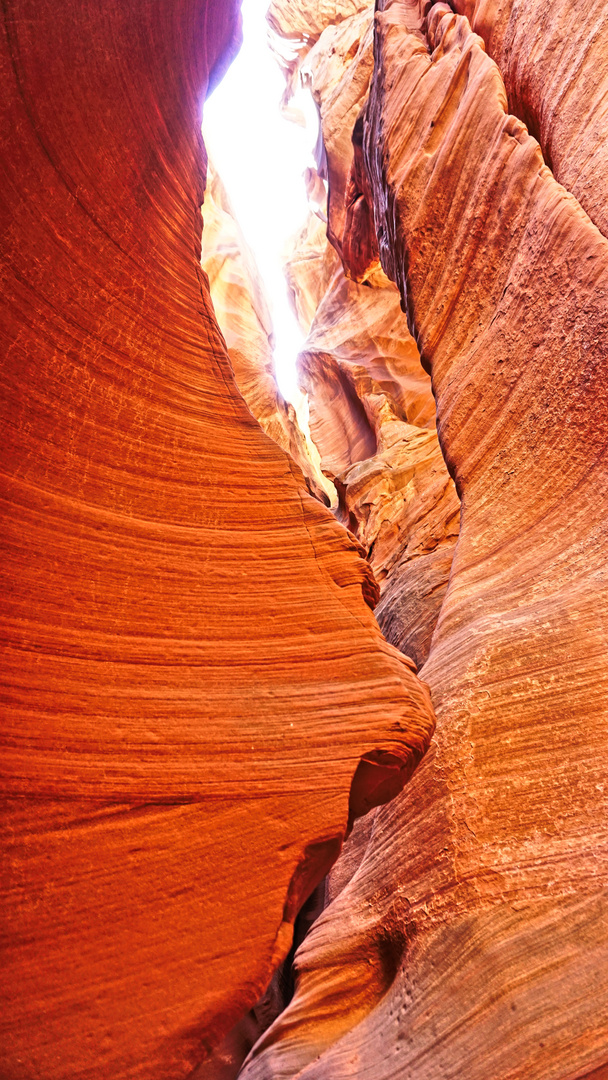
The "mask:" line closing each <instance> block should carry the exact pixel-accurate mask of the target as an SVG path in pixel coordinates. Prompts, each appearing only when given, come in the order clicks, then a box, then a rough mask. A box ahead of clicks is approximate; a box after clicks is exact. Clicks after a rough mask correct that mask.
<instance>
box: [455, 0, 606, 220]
mask: <svg viewBox="0 0 608 1080" xmlns="http://www.w3.org/2000/svg"><path fill="white" fill-rule="evenodd" d="M452 7H453V8H454V9H455V10H456V11H457V12H459V13H460V14H461V15H466V16H468V18H469V19H470V22H471V26H472V29H473V30H474V31H475V33H477V34H480V35H481V37H482V38H483V40H484V42H485V45H486V49H487V51H488V53H489V54H490V56H491V57H492V59H493V60H495V61H496V63H497V64H498V67H499V68H500V71H501V74H502V77H503V79H504V82H505V87H506V90H507V96H508V101H509V109H510V111H511V112H512V113H514V114H515V115H516V116H518V117H519V118H520V119H521V120H523V121H524V123H525V124H527V126H528V128H529V129H530V131H531V132H532V134H533V135H535V136H536V138H537V139H538V140H539V142H540V145H541V147H542V150H543V154H544V156H545V160H546V161H547V163H548V164H549V165H550V166H551V169H552V171H553V174H554V176H555V178H556V180H559V182H560V184H563V185H564V187H565V188H567V189H568V191H571V192H572V194H573V195H575V196H576V198H577V199H578V201H579V202H580V204H581V206H582V207H583V209H584V210H586V212H587V213H588V214H589V217H590V218H591V220H592V221H593V222H594V224H595V225H597V227H598V229H599V230H600V232H602V233H603V234H604V236H608V180H607V178H608V139H607V137H606V129H607V121H606V117H607V115H608V18H607V17H606V5H605V3H603V0H577V2H576V3H571V2H570V0H557V2H555V0H554V2H553V3H551V4H546V3H544V2H543V0H528V2H527V3H526V4H525V5H524V4H518V3H517V2H516V0H453V4H452Z"/></svg>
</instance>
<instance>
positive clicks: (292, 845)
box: [0, 0, 432, 1080]
mask: <svg viewBox="0 0 608 1080" xmlns="http://www.w3.org/2000/svg"><path fill="white" fill-rule="evenodd" d="M4 15H5V17H4V21H3V24H2V45H1V48H2V66H1V70H0V76H1V85H2V102H3V108H4V116H5V126H4V130H3V134H4V138H5V147H4V153H3V157H2V165H1V169H2V183H1V185H0V200H1V205H2V221H3V226H4V230H5V231H4V245H3V300H4V305H3V320H2V342H3V355H4V361H3V367H2V379H3V388H2V414H3V440H2V455H1V456H2V476H3V479H2V498H3V504H4V524H3V536H4V554H3V559H2V567H1V572H2V575H3V589H4V596H5V598H6V603H5V605H4V609H3V615H2V644H3V665H2V671H3V695H4V714H3V728H2V754H1V759H2V772H3V791H4V794H3V800H2V831H3V840H4V845H5V852H4V856H5V870H4V873H3V876H2V884H1V896H2V919H3V926H4V933H5V939H4V942H5V948H4V955H3V962H2V972H3V974H2V980H1V988H0V1001H1V1008H0V1028H1V1029H2V1036H1V1044H2V1055H3V1056H2V1065H1V1067H0V1072H1V1074H2V1076H3V1077H4V1078H6V1080H8V1078H10V1080H32V1078H33V1077H34V1076H40V1077H44V1078H45V1080H58V1078H66V1080H67V1078H71V1080H75V1078H79V1080H84V1078H85V1077H86V1078H87V1080H95V1078H99V1080H108V1077H116V1078H117V1080H127V1078H135V1077H140V1078H141V1080H178V1078H182V1077H186V1076H187V1075H189V1073H191V1071H192V1070H193V1069H194V1068H195V1066H197V1065H198V1063H199V1062H200V1061H201V1060H202V1059H203V1058H204V1056H205V1054H206V1053H207V1052H208V1050H209V1047H210V1045H211V1044H212V1043H213V1042H214V1041H216V1040H218V1039H219V1038H220V1037H221V1035H222V1033H223V1032H224V1031H225V1030H226V1029H227V1028H228V1027H229V1026H230V1025H231V1024H232V1023H233V1021H234V1020H235V1019H236V1018H237V1016H239V1015H241V1014H242V1013H243V1012H244V1010H245V1009H246V1008H247V1007H248V1006H249V1005H250V1004H251V1003H252V1002H253V1001H255V999H256V997H257V996H258V995H259V993H260V992H261V990H262V989H263V988H264V986H265V985H266V984H267V982H268V979H269V976H270V973H271V971H272V968H273V966H274V965H276V963H277V962H278V960H279V959H280V958H281V957H282V956H283V955H284V953H285V952H286V950H287V949H288V947H289V942H290V937H291V923H292V921H293V918H294V915H295V912H296V910H297V908H298V906H299V904H300V903H301V901H302V899H303V898H304V897H305V895H306V894H307V892H309V891H310V889H311V888H312V886H313V884H314V883H315V881H316V880H318V879H319V877H320V876H322V874H323V873H324V872H325V870H326V868H327V866H328V864H329V863H330V862H331V860H332V859H333V858H335V856H336V854H337V852H338V850H339V848H340V844H341V841H342V838H343V836H344V833H345V829H346V827H347V821H348V818H349V798H350V814H351V816H352V815H354V814H357V813H362V812H363V811H364V810H365V809H366V808H367V807H368V806H369V805H370V804H373V803H375V802H378V801H379V800H380V801H381V800H382V799H384V798H387V797H389V796H390V795H391V794H394V793H395V791H396V790H397V789H398V788H399V786H400V784H401V783H402V782H403V780H404V779H405V777H406V776H407V775H408V774H409V772H410V771H411V769H412V767H413V766H414V764H415V763H416V762H417V761H418V760H419V759H420V757H421V755H422V753H423V752H424V749H425V747H426V744H427V742H428V739H429V736H430V732H431V728H432V714H431V710H430V706H429V701H428V696H427V693H426V691H425V689H424V687H423V686H422V685H421V684H420V683H419V682H418V681H417V680H416V679H415V677H414V676H413V675H412V674H411V672H410V670H409V669H408V668H407V665H406V664H405V663H404V662H403V660H402V658H401V657H400V656H399V654H398V653H397V652H396V650H394V649H392V648H391V647H390V646H389V645H387V644H386V643H385V642H384V640H383V639H382V637H381V635H380V634H379V631H378V629H377V626H376V624H375V622H374V619H373V616H372V614H371V611H370V609H369V606H368V605H367V604H366V603H365V598H367V599H371V597H372V595H373V594H374V592H375V585H374V583H373V580H372V579H371V576H370V573H369V569H368V567H367V564H366V563H365V562H364V561H363V560H362V559H361V558H360V554H359V552H358V550H357V549H356V546H355V543H354V541H352V540H351V539H349V538H348V536H347V534H346V533H345V532H344V530H343V529H342V528H341V527H340V526H338V525H337V524H336V522H335V521H334V520H333V519H332V518H331V515H330V514H329V513H328V512H327V511H326V510H325V509H324V508H323V507H321V506H320V505H319V504H318V503H317V502H316V501H315V500H313V499H312V498H311V497H310V496H309V495H308V494H307V492H306V490H305V488H304V486H303V481H302V478H301V475H300V473H299V471H298V470H297V469H296V468H295V466H293V465H292V464H291V463H290V460H289V459H288V458H287V456H286V455H285V454H284V453H283V452H282V451H280V450H279V449H278V448H277V447H276V446H275V445H274V444H273V443H272V442H271V441H270V439H268V438H267V437H266V435H264V433H263V432H262V431H261V429H260V427H259V426H258V424H257V423H256V422H255V421H254V420H253V418H252V416H251V414H250V412H249V410H248V409H247V408H246V406H245V404H244V402H243V399H242V398H241V396H240V394H239V393H238V391H237V389H236V386H235V383H234V379H233V375H232V371H231V368H230V363H229V359H228V356H227V352H226V347H225V343H224V340H223V338H222V336H221V334H220V333H219V330H218V327H217V323H216V320H215V317H214V315H213V311H212V307H211V302H210V298H209V291H208V285H207V281H206V279H205V277H204V275H203V274H202V271H201V269H200V230H201V217H200V210H199V207H200V203H201V201H202V194H203V148H202V143H201V137H200V102H201V100H202V98H203V96H204V93H205V90H206V88H207V85H208V82H209V80H210V79H215V78H216V77H217V75H218V72H219V70H220V69H221V67H222V66H223V65H224V64H225V63H226V62H227V58H228V57H229V55H230V51H231V49H232V47H233V45H234V39H235V35H236V28H237V13H236V5H235V4H232V3H230V4H226V3H219V2H214V0H209V2H207V3H205V2H203V0H199V2H196V3H191V2H189V0H188V2H186V0H158V2H156V3H154V4H152V5H150V4H141V3H128V4H124V3H118V2H116V3H114V2H111V3H109V4H103V5H100V4H98V3H96V2H93V0H90V2H89V0H82V2H79V3H76V2H71V0H69V2H66V3H63V4H60V5H57V4H54V3H49V2H47V0H38V2H37V3H36V4H33V3H30V2H29V0H9V2H8V3H7V4H6V5H5V12H4ZM369 752H371V755H370V753H369ZM365 755H367V757H366V760H365V761H364V762H363V763H362V764H360V765H358V763H359V762H360V759H361V758H362V757H363V756H365ZM355 773H356V776H355V780H354V783H353V784H352V790H351V782H352V781H353V775H354V774H355Z"/></svg>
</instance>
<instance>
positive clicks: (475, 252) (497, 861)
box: [243, 0, 608, 1080]
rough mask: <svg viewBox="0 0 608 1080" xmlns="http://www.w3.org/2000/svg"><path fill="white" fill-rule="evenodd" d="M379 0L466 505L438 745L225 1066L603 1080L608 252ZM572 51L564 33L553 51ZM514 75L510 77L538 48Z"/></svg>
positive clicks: (290, 1072)
mask: <svg viewBox="0 0 608 1080" xmlns="http://www.w3.org/2000/svg"><path fill="white" fill-rule="evenodd" d="M458 6H459V7H460V6H464V4H463V5H460V4H458ZM471 6H472V5H471ZM591 6H592V5H584V4H581V5H572V6H571V8H572V9H574V7H576V8H580V9H581V12H582V11H587V10H589V9H590V8H591ZM378 7H379V8H380V10H379V11H378V12H377V13H376V16H375V45H374V48H375V64H374V75H373V79H372V88H371V94H370V99H369V104H368V106H367V110H366V119H365V124H364V133H363V134H364V138H363V147H364V155H365V161H366V165H367V170H368V179H369V183H370V190H371V193H372V202H373V205H372V207H370V208H369V209H370V210H372V211H373V215H374V221H375V227H376V233H377V239H378V246H379V251H380V255H381V258H382V264H383V267H384V269H385V271H386V272H387V273H388V274H390V276H392V277H393V278H394V279H395V280H396V281H397V283H398V284H399V288H400V291H401V295H402V300H403V302H404V305H406V306H407V310H408V317H409V323H410V329H411V331H412V333H413V335H414V337H415V339H416V342H417V344H418V346H419V349H420V354H421V356H422V359H423V362H424V364H425V366H426V368H427V370H428V371H429V372H430V374H431V378H432V383H433V391H434V394H435V397H436V401H437V423H438V432H439V437H440V440H441V444H442V448H443V450H444V454H445V457H446V461H447V463H448V466H449V468H450V471H451V474H452V476H453V477H454V479H455V482H456V486H457V489H458V492H459V494H460V496H461V499H462V522H461V532H460V536H459V540H458V544H457V547H456V551H455V556H454V563H453V567H452V573H451V577H450V582H449V585H448V590H447V594H446V597H445V600H444V602H443V605H442V610H441V613H440V616H439V621H438V625H437V629H436V632H435V635H434V638H433V642H432V646H431V651H430V656H429V659H428V662H427V663H426V664H425V666H424V668H423V669H422V675H423V677H424V678H425V679H427V680H428V682H429V685H430V687H431V692H432V695H433V700H434V703H435V707H436V710H437V720H438V723H437V733H436V741H435V745H434V746H433V748H432V750H431V752H430V753H429V755H428V756H427V758H426V760H425V762H424V764H423V766H422V768H421V769H420V770H419V772H418V773H417V775H416V777H415V778H414V781H413V783H412V784H411V785H410V787H409V788H408V789H407V790H406V791H404V792H403V794H402V795H401V796H399V798H397V799H396V800H395V801H394V802H393V803H392V804H391V805H390V806H388V807H385V808H382V809H380V810H379V811H378V812H377V813H376V816H375V820H374V822H373V825H372V828H371V830H370V831H369V832H368V833H367V834H361V833H360V834H359V836H360V839H362V841H363V846H364V847H365V853H364V857H363V859H362V861H360V863H359V865H358V866H357V860H356V859H355V860H354V864H353V865H351V866H349V868H348V871H347V872H345V873H343V874H342V878H341V881H340V882H338V881H336V882H335V887H334V889H333V890H332V895H333V897H334V899H333V902H332V903H331V904H330V906H329V907H328V908H326V910H325V911H324V912H323V914H322V916H321V917H320V919H319V920H318V921H317V923H316V924H315V926H314V927H313V929H312V931H311V933H310V935H309V936H308V938H307V939H306V940H305V942H304V944H303V946H302V947H301V949H300V951H299V953H298V955H297V957H296V969H297V972H298V986H297V992H296V995H295V997H294V999H293V1001H292V1003H291V1004H290V1006H289V1007H288V1009H287V1010H286V1011H285V1012H284V1013H283V1015H282V1016H281V1017H279V1019H278V1020H277V1021H276V1023H275V1024H274V1025H273V1026H272V1027H271V1028H270V1029H269V1030H268V1032H267V1033H266V1034H265V1036H264V1037H263V1038H262V1040H260V1042H259V1043H258V1046H257V1047H256V1048H255V1050H254V1052H253V1054H252V1057H251V1059H250V1061H249V1064H248V1065H247V1067H246V1069H245V1071H244V1073H243V1076H244V1077H246V1080H267V1078H268V1077H273V1080H278V1078H281V1080H287V1078H288V1077H294V1076H296V1075H297V1076H298V1077H299V1078H300V1080H326V1078H331V1080H341V1078H346V1077H353V1076H366V1077H367V1076H373V1077H374V1078H376V1080H380V1078H382V1080H389V1078H390V1080H392V1078H397V1077H399V1078H400V1080H401V1078H408V1080H410V1078H411V1080H414V1078H415V1080H446V1078H448V1077H454V1078H456V1077H458V1078H459V1080H524V1078H525V1080H583V1078H588V1080H591V1077H593V1078H596V1077H597V1080H600V1078H603V1077H605V1076H606V1072H607V1069H608V1020H607V1018H608V858H607V855H608V829H607V822H608V814H607V810H608V805H607V801H606V800H607V797H608V788H607V786H606V782H605V776H606V771H607V768H608V667H607V655H608V622H607V611H606V602H605V589H606V579H607V573H608V534H607V532H606V507H607V505H608V462H607V459H606V450H607V447H608V383H607V380H606V365H607V360H608V357H607V355H606V352H607V344H606V336H605V327H606V323H607V318H608V247H607V242H606V240H605V238H604V236H603V235H602V233H601V232H600V231H598V228H597V227H596V224H595V223H594V219H593V214H592V210H591V207H589V214H588V213H587V209H586V206H587V204H585V202H584V201H583V196H582V194H581V202H579V201H578V200H577V198H576V197H575V196H574V194H573V193H572V192H571V191H569V190H566V189H565V187H563V186H561V184H560V183H558V182H557V181H556V179H555V177H554V175H553V174H552V172H551V171H550V169H549V168H548V167H547V164H546V163H545V161H544V160H543V156H542V153H541V149H540V147H539V144H538V143H537V142H536V140H535V139H534V138H533V137H532V135H530V134H529V132H528V131H527V129H526V128H525V127H524V124H523V123H522V121H521V120H520V119H518V118H517V117H515V116H514V115H512V114H510V113H509V107H508V98H507V92H506V89H505V84H504V82H503V79H502V76H501V73H500V71H499V68H498V67H497V66H496V64H495V63H494V61H493V60H492V59H491V57H490V56H489V55H488V54H487V53H486V51H485V50H484V47H483V42H482V41H481V39H480V38H479V37H478V36H477V35H476V34H474V33H472V32H471V29H470V26H469V23H468V22H467V20H466V18H464V17H463V16H461V15H456V14H455V13H454V12H453V11H451V10H450V8H449V7H448V5H446V4H436V5H432V4H429V3H424V4H423V3H420V4H418V3H417V2H416V0H386V2H384V3H380V4H379V5H378ZM475 7H476V11H477V10H479V9H481V8H484V9H485V10H486V12H488V13H489V15H488V17H489V18H493V17H494V16H495V13H496V12H497V11H503V10H505V9H507V8H508V9H509V10H510V11H511V19H512V23H511V24H510V25H512V27H515V26H516V25H517V24H518V23H519V22H520V20H521V25H522V28H523V29H522V40H523V38H525V35H526V33H527V32H528V30H529V28H530V26H531V18H532V14H533V13H534V12H536V13H538V12H539V11H540V5H535V4H534V3H530V4H525V5H524V4H520V5H515V4H512V5H508V4H502V5H501V4H477V5H476V6H475ZM599 8H600V5H595V11H596V12H597V11H599ZM543 10H544V12H545V15H546V18H547V19H549V17H551V18H553V17H555V18H556V19H557V18H559V17H560V12H562V14H563V13H564V10H565V8H563V7H561V6H560V5H549V6H545V7H544V9H543ZM564 17H565V16H564ZM569 25H571V24H569ZM526 28H528V30H526ZM513 33H515V30H513ZM530 33H531V31H530ZM486 36H487V35H486V31H485V30H484V37H486ZM566 36H567V35H566ZM554 39H555V35H554ZM488 40H489V41H490V42H491V40H493V39H491V38H488ZM542 42H543V39H542V38H541V37H540V36H538V35H537V36H536V37H535V38H532V37H530V39H529V40H528V49H529V50H530V53H531V56H532V58H533V59H534V61H536V60H537V59H538V70H539V71H541V70H543V63H544V64H549V65H550V63H553V60H552V59H551V58H549V57H547V56H545V57H543V55H542V53H543V48H542ZM579 44H580V42H579ZM576 47H577V45H576V43H574V42H573V41H571V40H569V39H568V40H567V41H565V42H564V48H563V57H564V62H565V58H568V57H572V56H573V55H574V53H575V52H576ZM490 49H491V51H492V50H493V49H494V46H493V45H492V44H490ZM524 53H525V50H524V51H523V52H520V54H519V55H520V58H521V57H523V56H524ZM561 55H562V54H560V58H561ZM521 62H522V72H523V73H524V74H522V72H520V76H521V77H520V82H519V85H520V86H521V85H523V82H525V78H524V75H525V65H527V64H530V65H532V59H522V61H521ZM583 67H584V65H583V66H581V67H580V68H577V67H576V66H575V67H574V68H570V77H571V80H572V87H571V89H570V87H569V86H568V87H566V86H565V85H564V86H563V87H562V91H563V95H564V97H566V96H567V97H568V98H569V99H570V100H574V99H575V98H578V100H579V102H584V101H585V100H586V98H587V95H588V94H591V96H592V95H593V94H594V93H595V89H594V86H595V84H594V83H592V82H591V83H590V82H589V80H588V78H587V76H586V75H585V74H584V72H583ZM585 71H586V69H585ZM579 75H580V79H579ZM535 78H536V76H535V75H534V70H531V71H530V72H529V82H530V83H531V82H534V81H535ZM522 80H523V82H522ZM508 85H509V84H508ZM512 92H513V93H514V91H513V90H510V91H509V93H510V94H511V93H512ZM549 92H550V87H549V88H548V89H547V93H549ZM568 107H569V104H568ZM581 107H582V106H581ZM565 108H566V106H565V105H564V109H565ZM583 112H584V109H583ZM600 114H601V110H600V113H597V111H596V113H595V115H596V119H597V121H598V123H599V121H600V119H601V123H602V128H601V130H602V133H603V134H602V139H603V144H604V145H606V134H607V132H606V121H605V118H604V114H601V115H600ZM562 122H564V123H565V120H564V114H563V113H562V117H561V120H560V121H559V123H562ZM556 123H558V121H557V120H556ZM581 130H582V129H581ZM570 137H571V139H572V140H573V142H575V141H576V135H575V128H574V126H573V127H572V129H571V131H570ZM581 138H582V135H581ZM552 157H553V154H552ZM560 178H561V179H562V181H563V182H566V173H564V172H562V173H561V176H560ZM573 187H574V185H573ZM581 203H582V205H581ZM353 870H354V871H355V872H354V876H352V877H350V880H349V876H350V874H351V873H352V872H353Z"/></svg>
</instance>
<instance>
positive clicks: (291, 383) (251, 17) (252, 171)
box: [203, 0, 318, 400]
mask: <svg viewBox="0 0 608 1080" xmlns="http://www.w3.org/2000/svg"><path fill="white" fill-rule="evenodd" d="M267 7H268V0H244V2H243V46H242V48H241V51H240V53H239V54H238V56H237V58H236V60H235V61H234V63H233V64H232V65H231V67H230V68H229V69H228V72H227V74H226V75H225V76H224V79H223V80H222V82H221V83H220V84H219V86H218V87H217V89H216V90H214V92H213V93H212V95H211V97H210V98H209V99H208V100H207V101H206V102H205V106H204V110H203V136H204V139H205V143H206V146H207V149H208V151H209V155H210V157H211V159H212V161H213V163H214V165H215V168H216V169H217V171H218V173H219V175H220V177H221V179H222V181H223V183H224V186H225V188H226V191H227V192H228V196H229V198H230V202H231V203H232V208H233V210H234V213H235V215H236V217H237V220H238V223H239V225H240V227H241V229H242V232H243V234H244V236H245V239H246V240H247V243H248V244H249V246H250V247H251V249H252V251H253V254H254V256H255V259H256V262H257V264H258V268H259V271H260V274H261V277H262V279H263V282H264V285H265V288H266V292H267V295H268V301H269V305H270V310H271V312H272V319H273V326H274V334H275V365H276V371H277V381H278V383H279V386H280V389H281V391H282V392H283V394H284V395H285V397H287V398H288V399H290V400H291V399H292V398H293V397H294V396H298V395H297V383H296V378H295V361H296V356H297V354H298V352H299V350H300V349H301V347H302V344H303V335H302V332H301V330H300V327H299V326H298V323H297V321H296V318H295V316H294V315H293V313H292V311H291V307H290V304H289V300H288V297H287V286H286V283H285V278H284V276H283V271H282V268H281V253H282V251H283V249H284V248H285V245H286V243H287V241H288V239H289V238H290V237H291V236H292V235H293V234H294V233H295V232H297V231H298V229H300V228H301V226H302V225H303V224H304V222H305V220H306V216H307V213H308V202H307V198H306V190H305V186H304V180H303V178H302V174H303V172H304V169H305V168H306V167H307V166H308V165H314V160H313V156H312V151H313V147H314V145H315V142H316V139H317V133H318V117H317V110H316V106H315V105H314V103H313V101H312V98H311V97H310V94H309V93H308V91H300V92H299V93H298V95H297V97H296V98H294V99H292V102H291V105H292V106H295V107H297V108H298V109H299V110H300V111H301V113H302V114H303V116H302V119H303V120H305V121H306V127H300V126H298V125H297V124H294V123H293V122H292V121H291V120H287V119H285V118H284V117H283V116H282V115H281V113H280V111H279V102H280V99H281V96H282V94H283V91H284V89H285V80H284V78H283V74H282V72H281V69H280V68H279V65H278V64H277V62H276V60H275V59H274V57H273V55H272V53H271V52H270V50H269V49H268V45H267V38H266V32H267V23H266V19H265V15H266V10H267Z"/></svg>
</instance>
